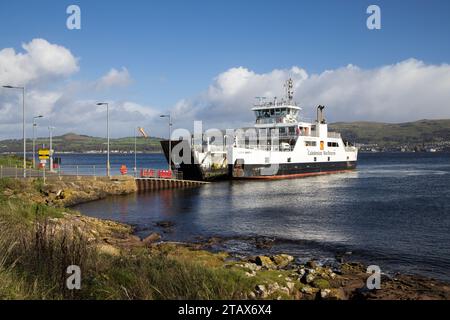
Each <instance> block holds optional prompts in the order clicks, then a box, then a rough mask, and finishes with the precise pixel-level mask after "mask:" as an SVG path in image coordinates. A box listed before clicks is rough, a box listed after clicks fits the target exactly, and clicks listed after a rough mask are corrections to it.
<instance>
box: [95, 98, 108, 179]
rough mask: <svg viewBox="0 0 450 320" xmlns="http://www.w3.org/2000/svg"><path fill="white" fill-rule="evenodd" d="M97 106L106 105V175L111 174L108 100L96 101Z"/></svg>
mask: <svg viewBox="0 0 450 320" xmlns="http://www.w3.org/2000/svg"><path fill="white" fill-rule="evenodd" d="M97 105H98V106H106V132H107V136H108V138H107V139H108V153H107V156H106V175H107V176H108V177H110V176H111V167H110V162H109V103H108V102H99V103H97Z"/></svg>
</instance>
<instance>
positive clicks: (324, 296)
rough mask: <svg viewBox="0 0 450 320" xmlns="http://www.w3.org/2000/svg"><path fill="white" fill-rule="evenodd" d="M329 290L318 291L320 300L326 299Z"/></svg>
mask: <svg viewBox="0 0 450 320" xmlns="http://www.w3.org/2000/svg"><path fill="white" fill-rule="evenodd" d="M330 292H331V290H330V289H321V290H320V297H321V298H322V299H326V298H328V295H329V294H330Z"/></svg>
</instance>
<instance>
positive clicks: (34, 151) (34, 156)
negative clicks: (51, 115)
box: [33, 115, 44, 169]
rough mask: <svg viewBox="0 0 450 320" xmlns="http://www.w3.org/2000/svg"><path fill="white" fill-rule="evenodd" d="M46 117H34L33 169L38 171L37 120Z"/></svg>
mask: <svg viewBox="0 0 450 320" xmlns="http://www.w3.org/2000/svg"><path fill="white" fill-rule="evenodd" d="M43 117H44V116H41V115H39V116H36V117H33V169H36V127H37V123H36V119H39V118H43Z"/></svg>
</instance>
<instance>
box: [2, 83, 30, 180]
mask: <svg viewBox="0 0 450 320" xmlns="http://www.w3.org/2000/svg"><path fill="white" fill-rule="evenodd" d="M3 88H6V89H21V90H22V137H23V177H24V178H26V177H27V142H26V136H25V87H14V86H3Z"/></svg>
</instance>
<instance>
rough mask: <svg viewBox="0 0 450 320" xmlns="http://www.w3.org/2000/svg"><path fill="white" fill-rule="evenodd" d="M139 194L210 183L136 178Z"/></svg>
mask: <svg viewBox="0 0 450 320" xmlns="http://www.w3.org/2000/svg"><path fill="white" fill-rule="evenodd" d="M135 180H136V186H137V190H138V192H143V191H150V190H162V189H175V188H187V187H196V186H201V185H204V184H208V183H209V182H205V181H195V180H181V179H167V178H136V179H135Z"/></svg>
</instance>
